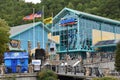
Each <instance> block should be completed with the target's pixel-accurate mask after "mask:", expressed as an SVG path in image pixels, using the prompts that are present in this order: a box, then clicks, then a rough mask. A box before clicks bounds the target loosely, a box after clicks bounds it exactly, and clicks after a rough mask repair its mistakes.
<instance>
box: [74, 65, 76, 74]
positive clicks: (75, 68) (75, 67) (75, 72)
mask: <svg viewBox="0 0 120 80" xmlns="http://www.w3.org/2000/svg"><path fill="white" fill-rule="evenodd" d="M74 69H75V71H74V74H76V66H75V67H74Z"/></svg>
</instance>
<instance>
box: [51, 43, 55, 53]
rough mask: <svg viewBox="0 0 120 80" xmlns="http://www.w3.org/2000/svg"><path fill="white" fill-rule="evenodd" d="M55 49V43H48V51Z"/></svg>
mask: <svg viewBox="0 0 120 80" xmlns="http://www.w3.org/2000/svg"><path fill="white" fill-rule="evenodd" d="M55 50H56V44H55V43H53V42H52V43H50V51H51V52H54V51H55Z"/></svg>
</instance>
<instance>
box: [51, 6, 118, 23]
mask: <svg viewBox="0 0 120 80" xmlns="http://www.w3.org/2000/svg"><path fill="white" fill-rule="evenodd" d="M67 12H73V13H75V14H77V15H80V16H82V17H87V18H90V19H93V20H96V21H101V22H106V23H110V24H115V25H120V21H117V20H112V19H108V18H105V17H100V16H97V15H93V14H89V13H85V12H81V11H77V10H73V9H70V8H64V9H63V10H61V11H60V12H59V13H58V14H57V15H56V16H55V17H54V19H53V22H54V23H56V22H57V21H58V20H60V18H62V17H63V16H64V15H66V13H67Z"/></svg>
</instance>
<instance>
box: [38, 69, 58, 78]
mask: <svg viewBox="0 0 120 80" xmlns="http://www.w3.org/2000/svg"><path fill="white" fill-rule="evenodd" d="M38 80H57V75H56V74H55V73H54V72H53V71H51V70H48V69H47V70H42V71H41V72H39V73H38Z"/></svg>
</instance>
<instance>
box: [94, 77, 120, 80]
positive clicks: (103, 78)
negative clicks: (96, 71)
mask: <svg viewBox="0 0 120 80" xmlns="http://www.w3.org/2000/svg"><path fill="white" fill-rule="evenodd" d="M92 80H118V79H117V78H114V77H102V78H93V79H92Z"/></svg>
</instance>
